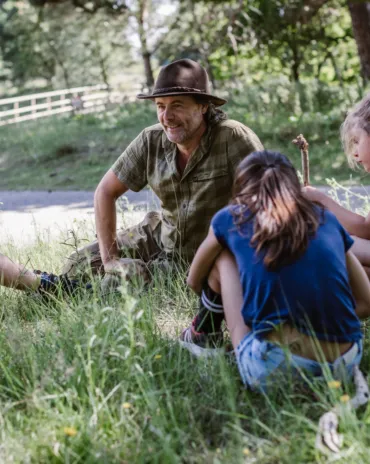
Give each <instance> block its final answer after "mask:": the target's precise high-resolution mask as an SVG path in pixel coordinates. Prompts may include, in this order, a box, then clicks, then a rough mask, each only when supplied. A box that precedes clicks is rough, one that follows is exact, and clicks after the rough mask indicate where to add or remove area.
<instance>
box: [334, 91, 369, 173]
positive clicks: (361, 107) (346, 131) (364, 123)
mask: <svg viewBox="0 0 370 464" xmlns="http://www.w3.org/2000/svg"><path fill="white" fill-rule="evenodd" d="M354 129H362V130H364V131H365V132H366V133H367V134H368V135H370V93H369V94H368V95H366V96H365V97H364V98H363V99H362V100H361V101H360V102H358V103H357V104H356V105H355V106H354V107H353V108H352V109H351V110H350V111H349V112H348V113H347V117H346V119H345V120H344V122H343V124H342V125H341V128H340V136H341V139H342V144H343V149H344V152H345V154H346V155H347V159H348V164H349V165H350V167H351V168H355V167H356V166H357V163H356V160H355V158H354V156H353V155H354V137H353V130H354Z"/></svg>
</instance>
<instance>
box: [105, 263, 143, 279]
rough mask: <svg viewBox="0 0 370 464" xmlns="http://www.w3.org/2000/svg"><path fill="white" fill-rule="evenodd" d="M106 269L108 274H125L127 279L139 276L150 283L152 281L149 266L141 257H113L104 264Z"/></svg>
mask: <svg viewBox="0 0 370 464" xmlns="http://www.w3.org/2000/svg"><path fill="white" fill-rule="evenodd" d="M104 270H105V272H106V273H107V274H113V275H118V276H119V275H121V276H124V277H125V278H126V280H132V279H135V277H138V278H140V279H142V280H143V281H144V283H149V282H150V281H151V278H150V274H149V271H148V268H147V266H146V265H145V263H144V261H142V260H141V259H131V258H117V259H111V260H109V261H107V262H106V263H105V264H104Z"/></svg>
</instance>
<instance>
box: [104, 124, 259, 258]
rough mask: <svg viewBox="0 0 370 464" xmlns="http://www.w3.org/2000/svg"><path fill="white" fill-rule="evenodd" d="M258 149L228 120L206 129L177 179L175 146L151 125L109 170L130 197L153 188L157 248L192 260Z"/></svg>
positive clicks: (251, 137) (252, 135)
mask: <svg viewBox="0 0 370 464" xmlns="http://www.w3.org/2000/svg"><path fill="white" fill-rule="evenodd" d="M262 149H263V146H262V144H261V142H260V140H259V138H258V137H257V136H256V134H255V133H254V132H253V131H251V130H250V129H249V128H248V127H246V126H244V125H243V124H241V123H240V122H237V121H233V120H230V119H227V120H225V121H221V122H219V123H217V124H215V125H213V126H210V127H208V129H207V130H206V132H205V133H204V135H203V136H202V139H201V142H200V145H199V146H198V148H197V149H196V150H195V151H194V153H193V154H192V155H191V157H190V158H189V161H188V163H187V165H186V167H185V170H184V172H183V174H182V175H180V173H179V171H178V168H177V162H176V155H177V146H176V144H175V143H172V142H170V141H169V140H168V138H167V136H166V134H165V132H164V130H163V128H162V126H161V125H160V124H156V125H154V126H151V127H148V128H146V129H144V130H143V131H142V132H141V133H140V134H139V135H138V137H136V139H135V140H134V141H133V142H132V143H131V144H130V145H129V146H128V147H127V148H126V150H125V151H124V152H123V153H122V155H121V156H120V157H119V158H118V160H117V161H116V162H115V164H114V165H113V167H112V170H113V172H114V173H115V174H116V176H117V177H118V179H119V180H120V181H121V182H123V183H124V184H125V185H126V186H127V187H128V188H129V189H130V190H133V191H134V192H138V191H139V190H141V189H143V188H144V187H145V186H146V185H149V186H150V187H151V188H152V189H153V191H154V193H155V194H156V195H157V196H158V197H159V199H160V201H161V213H162V228H161V242H162V243H161V247H162V248H163V250H164V251H165V252H167V253H173V252H175V251H176V252H179V253H180V255H181V256H182V257H183V258H184V259H187V260H191V259H192V257H193V256H194V253H195V251H196V249H197V248H198V246H199V245H200V243H201V242H202V240H203V239H204V238H205V237H206V235H207V233H208V228H209V224H210V221H211V219H212V217H213V215H214V214H215V213H216V212H217V211H218V210H219V209H221V208H222V207H224V206H225V205H226V204H227V203H228V202H229V200H230V198H231V190H232V184H233V177H234V171H235V168H236V166H237V165H238V164H239V162H240V161H241V160H242V159H243V158H244V157H245V156H246V155H248V154H249V153H251V152H252V151H256V150H262Z"/></svg>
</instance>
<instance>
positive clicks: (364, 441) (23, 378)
mask: <svg viewBox="0 0 370 464" xmlns="http://www.w3.org/2000/svg"><path fill="white" fill-rule="evenodd" d="M88 238H93V237H88ZM17 245H18V244H17ZM2 252H4V253H7V254H9V255H11V256H12V257H13V258H17V259H19V260H21V261H22V262H30V263H32V264H37V267H39V268H41V269H46V270H53V271H55V272H57V271H58V269H60V268H61V265H62V263H63V260H64V259H65V257H66V256H67V255H68V253H69V252H70V248H69V247H68V246H66V245H63V244H61V242H60V241H59V240H51V241H44V240H43V239H42V237H40V238H39V241H38V242H37V243H36V244H34V245H32V246H20V247H19V246H17V247H15V244H14V243H11V242H9V243H8V244H7V246H5V247H4V249H2ZM185 276H186V273H185V270H178V269H177V270H176V269H174V270H173V271H172V272H169V273H168V274H166V275H165V274H163V273H161V272H157V273H156V274H155V275H154V276H153V283H152V284H151V286H149V287H148V288H147V289H146V290H145V291H144V292H143V291H142V290H140V289H139V288H135V287H133V286H132V285H130V284H129V283H126V282H123V284H122V287H121V289H120V293H119V294H112V295H108V296H105V297H103V296H102V295H101V293H100V289H99V279H98V278H96V279H94V280H93V284H94V285H93V290H92V291H91V292H89V293H81V294H78V295H76V296H75V297H74V298H70V299H66V300H65V301H59V300H52V301H44V300H40V299H38V298H35V297H33V296H32V295H24V294H21V293H20V292H16V291H10V290H6V289H1V290H0V295H1V298H0V302H1V303H0V311H1V321H2V325H1V330H0V348H1V357H0V377H1V382H0V411H1V414H0V419H1V429H2V433H1V439H0V442H1V446H0V460H1V462H4V463H5V462H37V463H54V462H55V463H59V462H89V463H101V462H109V463H110V462H112V463H113V462H135V463H136V462H138V463H140V462H143V463H146V462H151V463H152V462H157V463H167V462H168V463H175V462H186V463H204V462H207V463H208V462H210V463H215V464H216V463H221V462H222V463H229V462H233V463H234V462H235V463H254V462H258V463H271V464H272V463H276V462H279V463H292V462H326V461H324V460H323V459H324V458H322V457H320V456H319V455H318V454H317V452H316V451H315V449H314V439H315V433H316V427H317V420H318V418H319V417H320V415H321V414H322V413H323V412H325V411H326V410H328V409H329V408H330V407H331V406H332V405H333V404H335V403H336V402H340V403H341V404H343V406H345V405H346V401H347V397H348V395H351V394H352V390H351V388H352V387H351V386H349V387H347V386H345V385H341V384H337V383H333V382H332V379H328V380H327V382H325V381H321V382H311V383H309V384H307V385H306V386H303V385H302V384H299V383H297V382H296V381H293V380H292V379H291V378H290V376H285V378H284V377H281V378H280V377H279V378H278V379H277V380H276V385H275V386H274V388H273V391H272V392H271V396H269V397H264V396H262V395H259V394H257V393H251V392H248V391H246V390H245V389H244V388H243V386H242V384H241V382H240V380H239V374H238V372H237V368H236V366H235V365H234V364H233V363H230V362H228V361H227V360H226V359H224V358H223V357H222V356H220V357H216V358H214V359H212V360H209V359H203V360H197V359H194V358H192V357H191V355H190V354H189V353H188V352H187V351H184V350H182V349H181V348H180V347H179V345H178V343H177V337H178V335H179V333H180V331H181V329H183V328H184V327H185V326H186V325H188V324H189V322H190V321H191V319H192V317H193V315H194V312H195V310H196V306H197V298H196V297H195V296H194V295H193V294H192V293H191V292H190V291H189V290H188V289H187V288H186V286H185ZM365 336H366V341H365V356H364V362H363V368H364V371H365V372H366V371H367V370H368V366H369V361H370V358H369V355H368V353H367V351H368V350H367V344H368V336H367V333H366V334H365ZM328 382H329V383H328ZM347 388H349V390H347ZM368 415H369V414H368V412H365V417H367V416H368ZM362 416H363V413H362V412H359V413H358V415H356V414H355V413H353V412H351V411H347V412H346V413H345V414H344V415H343V417H342V419H341V432H342V433H344V435H345V444H344V451H343V452H344V453H345V454H344V455H343V456H345V457H343V460H341V461H339V462H346V463H347V462H353V463H355V462H356V463H357V462H367V456H368V446H369V445H370V443H369V442H370V440H369V436H370V434H369V427H370V421H368V420H362ZM30 437H32V440H30Z"/></svg>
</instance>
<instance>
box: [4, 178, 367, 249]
mask: <svg viewBox="0 0 370 464" xmlns="http://www.w3.org/2000/svg"><path fill="white" fill-rule="evenodd" d="M320 188H321V189H322V190H325V191H328V190H329V188H328V187H320ZM350 190H351V192H352V195H351V196H350V203H351V208H352V209H358V208H360V207H361V206H362V205H363V204H364V200H363V198H360V197H359V196H362V197H363V196H367V195H370V186H362V187H357V186H356V187H351V188H350ZM339 193H340V198H341V199H344V198H345V195H346V192H345V191H340V192H339ZM93 200H94V192H92V191H68V192H65V191H51V192H44V191H24V192H16V191H0V244H1V243H6V242H8V241H9V240H10V239H12V241H14V242H15V243H20V244H21V243H23V244H24V243H32V242H33V241H35V240H36V238H37V237H38V236H40V233H47V235H48V237H49V238H50V239H51V238H52V237H53V236H55V235H56V234H60V232H61V231H62V230H67V229H68V228H70V227H71V226H72V225H73V223H75V221H76V220H78V221H82V220H85V221H87V222H88V223H90V224H91V227H93V214H94V208H93ZM119 204H120V206H121V208H122V209H123V210H124V211H126V213H125V216H126V217H128V216H131V217H132V219H133V220H135V221H139V220H140V218H141V217H143V216H144V214H145V212H146V211H150V210H153V209H158V208H159V200H158V198H157V197H156V196H155V195H154V194H153V193H152V192H151V191H150V190H143V191H141V192H138V193H134V192H131V191H129V192H127V194H126V195H124V197H121V199H120V200H119Z"/></svg>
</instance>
